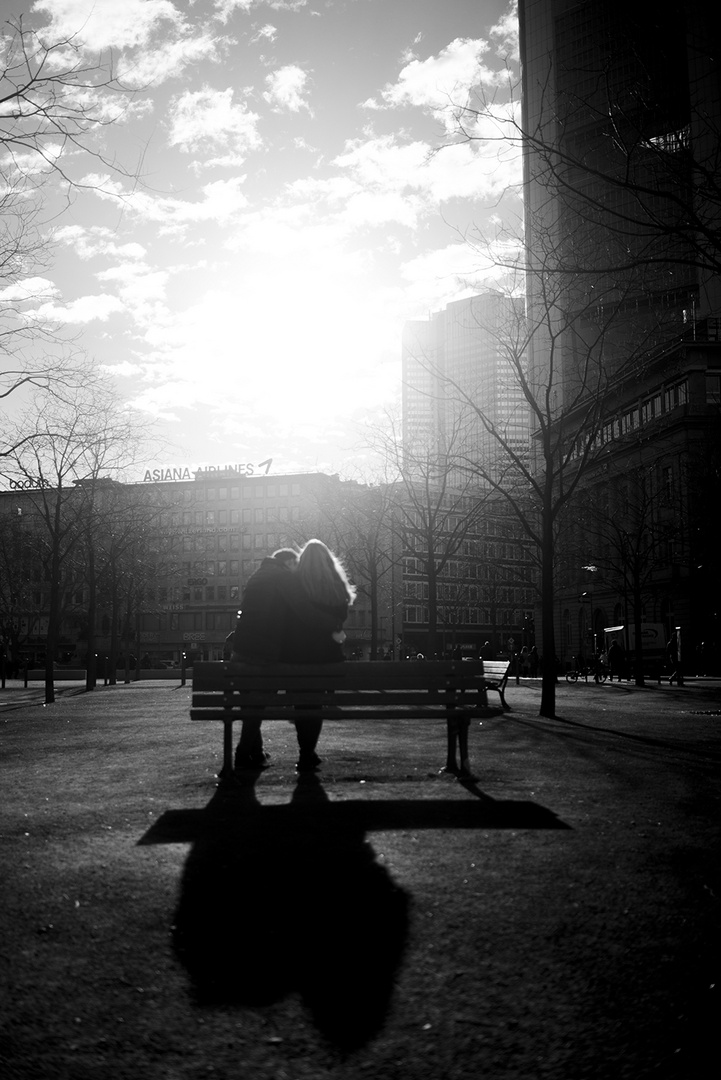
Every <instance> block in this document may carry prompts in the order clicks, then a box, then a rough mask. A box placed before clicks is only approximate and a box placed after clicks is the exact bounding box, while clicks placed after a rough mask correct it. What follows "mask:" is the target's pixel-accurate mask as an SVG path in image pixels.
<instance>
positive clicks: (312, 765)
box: [295, 750, 321, 772]
mask: <svg viewBox="0 0 721 1080" xmlns="http://www.w3.org/2000/svg"><path fill="white" fill-rule="evenodd" d="M320 764H321V759H320V758H319V757H318V755H317V754H316V753H315V751H313V750H310V751H307V752H306V753H301V755H300V757H299V758H298V760H297V761H296V763H295V767H296V769H297V770H298V772H315V770H316V769H317V768H318V767H319V766H320Z"/></svg>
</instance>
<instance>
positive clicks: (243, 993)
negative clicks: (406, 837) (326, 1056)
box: [173, 776, 409, 1051]
mask: <svg viewBox="0 0 721 1080" xmlns="http://www.w3.org/2000/svg"><path fill="white" fill-rule="evenodd" d="M328 805H329V804H328V800H327V796H326V794H325V792H324V790H323V788H322V787H321V785H320V783H319V782H318V781H317V779H316V778H315V777H312V776H311V777H304V778H302V780H301V781H300V782H299V784H298V786H297V787H296V789H295V792H294V795H293V799H292V802H291V804H290V805H288V806H283V807H261V806H260V805H259V804H258V802H257V800H256V798H255V789H254V785H253V783H252V782H251V783H248V784H246V785H242V786H241V787H240V788H238V789H233V790H231V791H227V790H225V789H223V788H221V789H219V791H218V794H217V795H216V796H215V797H214V799H213V800H212V801H211V803H210V805H209V806H208V808H207V811H206V813H205V819H204V822H203V825H202V827H201V829H200V830H199V831H198V833H197V834H196V837H195V839H194V843H193V847H192V850H191V851H190V854H189V856H188V859H187V861H186V864H185V868H184V872H183V876H182V881H181V890H180V899H179V902H178V906H177V909H176V913H175V925H174V932H173V940H174V946H175V950H176V954H177V956H178V958H179V959H180V960H181V962H182V963H183V964H184V966H185V968H186V969H187V971H188V974H189V977H190V980H191V985H192V988H193V994H194V997H195V999H196V1000H197V1002H198V1003H199V1004H206V1005H209V1004H221V1003H222V1004H235V1005H246V1006H253V1005H266V1004H270V1003H272V1002H274V1001H278V1000H281V999H282V998H284V997H285V996H286V995H288V994H289V993H291V992H297V993H299V994H300V996H301V999H302V1000H303V1002H304V1004H305V1006H306V1008H307V1009H308V1011H309V1013H310V1015H311V1017H312V1019H313V1021H314V1023H315V1025H316V1026H317V1028H318V1029H319V1030H320V1031H321V1032H322V1033H323V1034H324V1035H325V1037H326V1038H327V1039H328V1040H329V1041H330V1042H332V1043H333V1044H335V1045H336V1046H337V1047H339V1048H341V1049H342V1050H346V1051H348V1050H351V1049H354V1048H357V1047H359V1046H362V1045H363V1044H364V1043H366V1042H367V1041H368V1040H369V1039H370V1038H371V1037H372V1036H373V1035H374V1034H376V1033H377V1032H378V1031H379V1030H380V1028H381V1027H382V1025H383V1022H384V1019H385V1016H386V1013H387V1010H388V1006H389V1003H390V999H391V994H392V990H393V985H394V975H395V972H396V970H397V967H398V965H399V964H400V961H401V958H402V955H403V951H404V948H405V943H406V938H407V929H408V909H409V898H408V896H407V895H406V893H405V892H404V891H403V890H402V889H400V888H398V886H397V885H395V884H394V882H393V881H392V880H391V878H390V877H389V875H388V874H387V873H386V871H385V869H384V868H383V867H382V866H380V865H379V864H378V863H377V862H376V859H375V855H374V852H373V849H372V847H371V846H370V844H368V843H366V841H365V837H364V831H363V828H362V826H361V825H360V823H357V824H355V825H354V824H353V823H351V822H347V821H346V822H339V821H338V820H336V819H334V817H333V815H329V814H328V813H327V812H325V811H326V810H327V807H328ZM269 810H272V811H275V810H278V811H281V813H269V812H268V811H269Z"/></svg>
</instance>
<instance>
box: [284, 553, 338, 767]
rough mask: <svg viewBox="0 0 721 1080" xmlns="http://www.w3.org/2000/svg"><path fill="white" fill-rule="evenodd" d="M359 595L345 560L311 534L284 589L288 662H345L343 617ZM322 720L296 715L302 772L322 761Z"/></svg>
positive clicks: (286, 654)
mask: <svg viewBox="0 0 721 1080" xmlns="http://www.w3.org/2000/svg"><path fill="white" fill-rule="evenodd" d="M355 596H356V590H355V587H354V586H353V585H351V583H350V581H349V580H348V576H347V574H346V572H345V569H344V568H343V565H342V563H341V562H340V560H339V559H338V558H337V557H336V556H335V555H334V554H333V552H332V551H331V550H330V549H329V548H328V547H326V545H325V544H324V543H323V542H322V541H321V540H309V541H308V543H307V544H305V546H304V547H303V548H302V549H301V552H300V555H299V557H298V569H297V571H296V572H295V573H294V574H293V576H292V578H291V588H290V589H289V590H287V592H286V593H285V594H284V599H285V600H287V602H288V611H287V617H286V623H285V632H284V639H283V647H282V653H281V659H282V660H284V661H285V662H286V663H289V664H339V663H342V661H343V659H344V656H343V649H342V643H343V641H344V640H345V632H344V631H343V623H344V622H345V620H346V619H347V617H348V609H349V607H350V605H351V604H352V603H353V601H354V600H355ZM300 709H302V706H299V710H300ZM322 726H323V721H322V720H320V719H315V718H310V717H309V718H308V719H298V720H296V723H295V728H296V736H297V739H298V749H299V757H298V762H297V765H296V768H297V769H298V771H299V772H312V771H314V770H315V769H317V768H318V766H319V765H320V763H321V762H320V758H319V757H318V755H317V754H316V751H315V748H316V746H317V743H318V738H319V736H320V732H321V728H322Z"/></svg>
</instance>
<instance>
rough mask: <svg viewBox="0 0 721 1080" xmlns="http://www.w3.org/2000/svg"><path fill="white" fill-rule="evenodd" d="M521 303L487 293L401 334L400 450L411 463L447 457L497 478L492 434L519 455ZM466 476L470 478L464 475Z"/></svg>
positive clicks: (523, 427)
mask: <svg viewBox="0 0 721 1080" xmlns="http://www.w3.org/2000/svg"><path fill="white" fill-rule="evenodd" d="M522 317H523V302H522V301H520V300H515V299H509V298H507V297H505V296H502V295H501V294H499V293H490V292H489V293H483V294H482V295H478V296H471V297H467V298H466V299H464V300H457V301H455V302H454V303H451V304H448V305H447V306H446V307H445V308H444V309H443V310H442V311H439V312H436V313H434V314H433V315H431V316H430V317H429V318H428V320H426V321H414V322H409V323H406V326H405V330H404V335H403V445H404V449H405V451H406V454H407V460H408V459H412V458H413V457H420V458H425V457H426V456H430V457H431V458H433V457H435V456H436V455H440V456H443V455H448V456H449V457H450V458H452V459H454V460H457V461H460V462H466V463H467V464H468V465H469V466H470V467H471V468H473V467H475V468H476V469H477V470H478V473H477V476H478V478H479V483H480V476H481V474H482V473H483V472H488V473H489V474H490V475H492V476H494V475H495V473H496V471H497V462H498V460H499V456H502V455H500V454H499V445H498V439H497V438H496V436H495V435H494V434H493V431H492V430H491V429H494V430H495V431H496V432H497V433H498V434H499V435H501V436H502V438H503V439H504V440H505V441H506V443H507V444H508V446H510V447H511V448H512V450H513V451H514V452H516V453H518V454H520V455H523V454H525V453H526V449H527V446H528V412H527V408H526V402H525V398H524V396H523V392H522V390H521V386H520V382H519V379H518V371H517V366H518V365H522V364H523V357H520V356H510V355H509V354H510V353H512V351H513V345H514V343H515V342H516V341H517V340H518V336H519V335H518V334H517V333H516V332H515V330H516V327H517V324H518V322H519V320H520V319H522ZM462 472H464V473H465V475H466V476H467V475H468V473H467V472H465V470H462Z"/></svg>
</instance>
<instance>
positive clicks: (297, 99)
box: [263, 64, 313, 115]
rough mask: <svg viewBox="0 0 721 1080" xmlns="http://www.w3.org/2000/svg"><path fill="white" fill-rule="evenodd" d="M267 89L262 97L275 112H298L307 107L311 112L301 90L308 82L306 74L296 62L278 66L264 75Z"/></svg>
mask: <svg viewBox="0 0 721 1080" xmlns="http://www.w3.org/2000/svg"><path fill="white" fill-rule="evenodd" d="M265 82H266V86H267V87H268V90H267V91H266V92H265V93H264V94H263V98H264V99H265V101H267V102H268V104H269V105H270V106H271V108H273V109H274V110H275V111H277V112H282V111H284V110H287V111H288V112H300V111H301V109H307V110H308V112H310V113H311V115H313V114H312V111H311V108H310V106H309V105H308V102H307V101H305V100H304V98H303V92H304V90H305V88H306V83H307V82H308V75H307V73H306V72H305V71H303V69H302V68H300V67H298V66H297V64H286V66H285V67H282V68H278V70H277V71H273V72H271V74H270V75H268V76H267V77H266V80H265Z"/></svg>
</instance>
